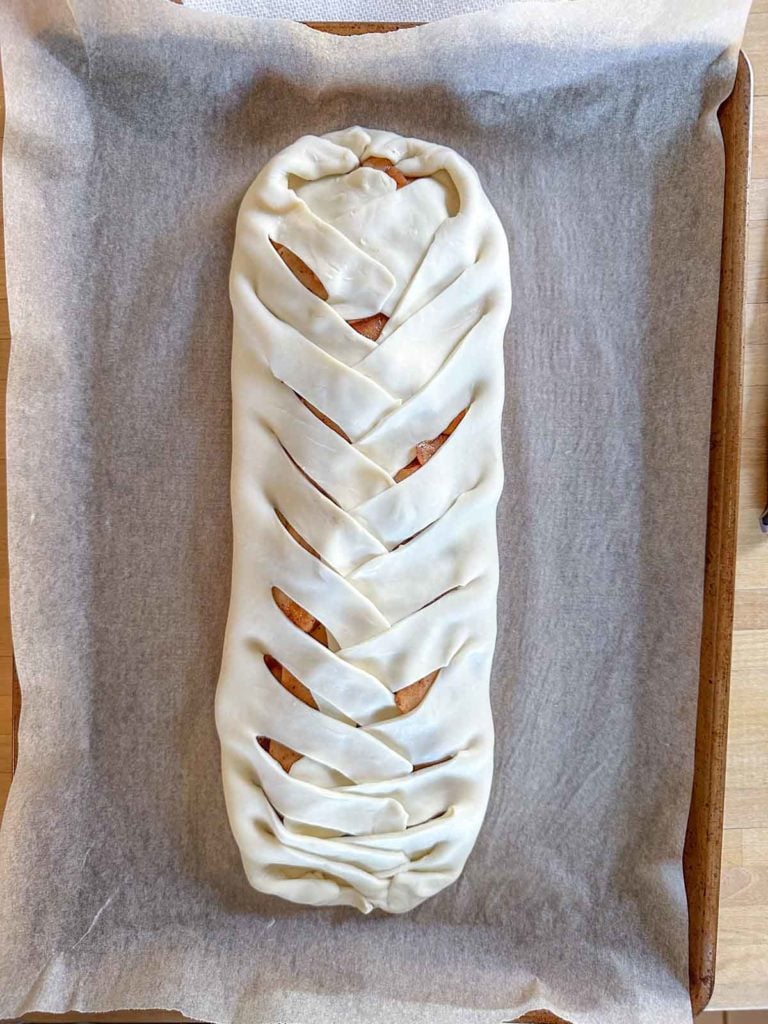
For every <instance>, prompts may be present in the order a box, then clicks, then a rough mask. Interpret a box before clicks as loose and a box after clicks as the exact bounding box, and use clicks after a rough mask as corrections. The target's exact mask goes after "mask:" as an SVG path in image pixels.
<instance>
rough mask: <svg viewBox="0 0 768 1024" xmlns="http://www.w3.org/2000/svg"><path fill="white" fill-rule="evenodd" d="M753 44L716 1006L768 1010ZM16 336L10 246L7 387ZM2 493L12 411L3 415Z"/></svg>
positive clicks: (767, 760)
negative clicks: (743, 371) (745, 311)
mask: <svg viewBox="0 0 768 1024" xmlns="http://www.w3.org/2000/svg"><path fill="white" fill-rule="evenodd" d="M745 49H746V51H747V53H748V54H749V56H750V58H751V60H752V63H753V68H754V74H755V92H756V99H755V138H754V164H753V182H752V187H751V190H750V202H751V212H750V241H749V269H748V276H749V281H748V303H749V304H748V314H747V316H748V338H747V357H746V378H745V385H746V387H745V402H744V407H745V421H744V441H743V449H742V485H741V494H740V533H739V560H738V572H737V584H736V586H737V593H736V619H735V629H736V632H735V635H734V649H733V669H732V689H731V721H730V730H729V755H728V776H727V791H726V809H725V829H726V831H725V843H724V861H723V868H724V873H723V881H722V898H721V908H720V933H719V942H718V964H717V983H716V987H715V994H714V997H713V1001H712V1004H711V1005H712V1006H713V1007H729V1008H742V1007H743V1008H751V1007H763V1006H765V1007H768V537H763V536H762V535H761V534H760V531H759V529H758V526H757V519H758V515H759V512H760V510H761V508H762V506H763V504H764V503H765V501H766V497H767V496H768V0H755V3H754V8H753V11H752V14H751V16H750V21H749V27H748V33H747V39H746V43H745ZM9 343H10V333H9V328H8V308H7V300H6V295H5V262H4V257H2V254H1V253H0V392H1V393H2V398H0V402H3V403H4V396H5V381H6V377H7V361H8V350H9ZM0 424H1V425H0V431H2V437H1V438H0V494H2V493H4V489H5V435H4V431H5V416H4V409H3V410H2V416H0ZM7 564H8V560H7V544H6V511H5V503H4V501H0V814H1V813H2V809H3V807H4V806H5V800H6V797H7V793H8V788H9V786H10V781H11V768H12V762H13V749H12V742H13V741H12V735H13V729H12V723H11V691H12V685H13V683H12V656H11V636H10V617H9V605H8V569H7Z"/></svg>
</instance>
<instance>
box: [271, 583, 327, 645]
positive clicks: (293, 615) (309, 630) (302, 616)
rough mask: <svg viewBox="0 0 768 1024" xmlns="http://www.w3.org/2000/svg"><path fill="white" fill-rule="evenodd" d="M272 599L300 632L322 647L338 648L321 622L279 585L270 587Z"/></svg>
mask: <svg viewBox="0 0 768 1024" xmlns="http://www.w3.org/2000/svg"><path fill="white" fill-rule="evenodd" d="M272 599H273V601H274V602H275V604H276V605H277V607H278V608H279V609H280V611H281V612H282V613H283V615H285V617H286V618H287V619H289V620H290V621H291V622H292V623H293V624H294V626H298V628H299V629H300V630H301V631H302V633H306V634H307V635H308V636H311V637H312V639H313V640H316V641H317V642H318V643H319V644H322V646H323V647H328V648H329V649H330V650H334V649H335V650H338V644H337V643H336V640H335V638H334V637H332V636H331V634H330V633H329V632H328V629H327V628H326V627H325V626H324V625H323V623H322V622H320V620H319V619H316V618H315V616H314V615H312V613H311V612H308V611H307V610H306V608H302V607H301V605H300V604H297V603H296V601H294V600H293V599H292V598H290V597H289V596H288V595H287V594H286V593H285V591H284V590H281V589H280V588H279V587H272Z"/></svg>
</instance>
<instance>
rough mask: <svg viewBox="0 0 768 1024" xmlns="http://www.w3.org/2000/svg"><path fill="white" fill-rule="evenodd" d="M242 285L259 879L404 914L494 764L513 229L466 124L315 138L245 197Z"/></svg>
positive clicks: (243, 735)
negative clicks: (459, 138) (464, 148)
mask: <svg viewBox="0 0 768 1024" xmlns="http://www.w3.org/2000/svg"><path fill="white" fill-rule="evenodd" d="M231 297H232V305H233V310H234V343H233V357H232V391H233V404H234V423H233V452H232V507H233V521H234V555H233V571H232V595H231V603H230V611H229V620H228V624H227V631H226V638H225V643H224V654H223V661H222V668H221V676H220V680H219V686H218V691H217V698H216V719H217V726H218V730H219V736H220V739H221V745H222V773H223V782H224V791H225V796H226V802H227V809H228V813H229V819H230V823H231V826H232V830H233V832H234V835H235V838H236V840H237V842H238V845H239V847H240V851H241V854H242V858H243V864H244V866H245V870H246V873H247V875H248V879H249V881H250V882H251V884H252V885H253V886H254V887H255V888H256V889H259V890H262V891H264V892H268V893H274V894H277V895H279V896H282V897H284V898H285V899H289V900H293V901H296V902H299V903H310V904H317V905H325V904H349V905H352V906H355V907H357V908H358V909H360V910H363V911H366V912H367V911H369V910H371V909H373V908H374V907H378V908H381V909H383V910H386V911H390V912H393V913H397V912H402V911H407V910H409V909H411V908H412V907H414V906H416V905H417V904H418V903H420V902H421V901H422V900H424V899H426V898H427V897H429V896H431V895H433V894H434V893H436V892H438V891H439V890H440V889H442V888H444V887H445V886H446V885H448V884H450V883H451V882H452V881H453V880H454V879H456V878H457V876H458V875H459V873H460V872H461V870H462V868H463V866H464V863H465V861H466V859H467V856H468V855H469V853H470V851H471V849H472V846H473V845H474V842H475V839H476V837H477V833H478V830H479V828H480V825H481V823H482V819H483V816H484V814H485V808H486V805H487V801H488V793H489V789H490V783H491V772H492V755H493V725H492V720H491V713H490V706H489V697H488V683H489V675H490V668H491V660H492V656H493V648H494V642H495V635H496V590H497V584H498V557H497V548H496V528H495V510H496V504H497V501H498V498H499V493H500V489H501V483H502V463H501V444H500V420H501V408H502V401H503V360H502V348H503V335H504V328H505V325H506V321H507V317H508V315H509V304H510V284H509V266H508V252H507V245H506V240H505V237H504V232H503V230H502V227H501V224H500V223H499V220H498V218H497V216H496V214H495V212H494V210H493V208H492V207H491V205H490V203H489V201H488V199H487V198H486V196H485V194H484V192H483V190H482V188H481V185H480V182H479V180H478V177H477V174H476V173H475V171H474V170H473V169H472V167H471V166H470V165H469V164H468V163H467V162H466V161H465V160H463V159H462V158H461V157H460V156H458V154H457V153H455V152H454V151H453V150H451V149H448V148H447V147H445V146H438V145H435V144H432V143H428V142H422V141H419V140H415V139H406V138H401V137H400V136H398V135H394V134H392V133H389V132H382V131H368V130H363V129H362V128H350V129H348V130H345V131H341V132H334V133H332V134H330V135H326V136H323V137H315V136H306V137H304V138H301V139H299V140H298V141H297V142H295V143H294V144H293V145H291V146H289V147H288V148H287V149H284V150H283V151H282V152H281V153H278V155H277V156H276V157H274V158H273V159H272V160H271V161H270V162H269V163H268V164H267V165H266V167H265V168H264V169H263V170H262V172H261V173H260V174H259V176H258V177H257V178H256V180H255V181H254V183H253V185H252V186H251V188H250V189H249V190H248V193H247V195H246V196H245V199H244V200H243V203H242V206H241V209H240V215H239V218H238V225H237V238H236V242H235V250H234V258H233V264H232V275H231Z"/></svg>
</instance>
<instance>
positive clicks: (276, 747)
mask: <svg viewBox="0 0 768 1024" xmlns="http://www.w3.org/2000/svg"><path fill="white" fill-rule="evenodd" d="M256 742H257V743H258V744H259V746H260V747H261V748H262V750H265V751H266V752H267V753H268V754H269V756H270V757H273V758H274V759H275V761H277V763H278V764H279V765H280V767H281V768H282V769H283V771H285V772H290V770H291V768H293V766H294V765H295V764H296V762H297V761H300V760H301V758H302V755H301V754H298V753H297V752H296V751H295V750H291V748H290V747H286V745H285V744H284V743H280V742H279V741H278V740H273V739H271V738H270V737H269V736H257V737H256Z"/></svg>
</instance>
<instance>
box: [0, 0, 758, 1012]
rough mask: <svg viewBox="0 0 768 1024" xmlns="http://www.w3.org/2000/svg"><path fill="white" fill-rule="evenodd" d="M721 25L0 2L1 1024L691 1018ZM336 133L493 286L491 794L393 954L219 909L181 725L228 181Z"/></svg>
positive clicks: (223, 333) (222, 877)
mask: <svg viewBox="0 0 768 1024" xmlns="http://www.w3.org/2000/svg"><path fill="white" fill-rule="evenodd" d="M233 5H234V0H233ZM270 6H271V7H272V10H273V11H274V12H275V13H279V12H280V10H281V5H280V4H279V3H275V4H273V5H270ZM288 6H289V5H288V4H287V3H286V11H287V10H288ZM410 6H411V8H412V9H411V17H413V18H418V17H419V16H420V15H419V11H418V9H417V7H416V4H413V5H410ZM747 6H748V5H747V3H746V2H743V0H733V2H723V0H679V2H676V3H674V4H671V3H668V2H666V0H574V2H569V3H554V2H543V3H542V2H537V0H530V2H526V3H513V4H511V5H508V6H506V7H504V8H501V9H498V10H495V11H485V12H481V13H472V14H467V15H462V16H459V17H454V18H450V19H448V20H445V21H439V22H435V23H433V24H430V25H428V26H425V27H422V28H416V29H412V30H408V31H403V32H399V33H396V34H394V35H388V36H385V37H381V36H363V37H356V38H338V37H333V36H327V35H323V34H320V33H316V32H314V31H312V30H311V29H308V28H306V27H304V26H300V25H296V24H291V23H289V22H287V21H284V20H265V21H261V20H258V19H249V18H242V17H232V16H229V15H227V14H226V13H225V14H221V13H218V14H211V13H205V12H201V11H199V10H186V9H182V8H178V7H175V6H173V5H171V4H170V3H167V2H166V0H132V2H131V3H109V4H105V3H103V2H101V0H70V2H68V3H67V2H65V0H34V2H33V0H27V2H26V3H25V2H22V0H7V2H6V3H5V4H4V6H3V14H2V58H3V65H4V73H5V80H6V90H7V103H8V122H7V128H6V139H7V142H6V150H5V157H4V160H5V163H4V168H5V216H6V245H7V259H8V286H9V296H10V311H11V320H12V330H13V352H12V359H11V367H10V379H9V391H8V484H9V530H10V559H11V584H12V616H13V632H14V643H15V650H16V656H17V659H18V671H19V675H20V679H21V685H22V690H23V713H22V720H21V740H20V742H21V754H20V760H19V766H18V774H17V777H16V780H15V782H14V784H13V788H12V790H11V795H10V802H9V804H8V809H7V812H6V817H5V821H4V822H3V826H2V833H1V835H0V920H2V922H3V928H2V935H1V936H0V1014H2V1015H7V1016H13V1015H20V1014H21V1013H23V1012H26V1011H32V1010H38V1011H48V1012H50V1011H61V1010H68V1009H78V1010H86V1011H97V1010H106V1009H110V1008H129V1007H134V1008H138V1007H165V1008H179V1009H181V1010H183V1011H184V1012H186V1013H187V1014H189V1015H190V1016H196V1017H199V1018H203V1019H207V1020H213V1021H219V1022H230V1021H238V1022H248V1024H254V1022H256V1024H258V1022H269V1024H274V1022H275V1021H291V1022H293V1021H300V1022H302V1024H309V1022H312V1024H326V1022H328V1024H339V1022H341V1021H344V1022H349V1024H385V1022H386V1024H406V1022H408V1024H498V1022H500V1021H502V1020H507V1019H509V1018H512V1017H515V1016H516V1015H518V1014H519V1013H522V1012H523V1011H525V1010H527V1009H530V1008H534V1007H542V1006H547V1007H549V1008H550V1009H551V1010H553V1011H555V1012H556V1013H558V1014H559V1015H560V1016H562V1017H565V1018H566V1019H568V1020H570V1021H573V1022H574V1024H607V1022H608V1024H613V1022H616V1024H618V1022H621V1024H657V1022H658V1024H660V1022H663V1024H683V1022H685V1021H689V1020H690V1009H689V1005H688V998H687V991H686V983H687V940H686V929H687V922H686V909H685V898H684V891H683V878H682V871H681V853H682V847H683V835H684V829H685V822H686V817H687V812H688V804H689V798H690V788H691V776H692V761H693V738H694V721H695V709H696V693H697V669H698V656H699V639H700V636H699V633H700V619H701V603H702V572H703V553H704V526H705V513H706V496H707V449H708V430H709V415H710V385H711V370H712V356H713V343H714V336H715V319H716V307H717V294H718V273H719V253H720V234H721V197H722V189H723V161H722V143H721V138H720V135H719V131H718V127H717V122H716V118H715V111H716V108H717V106H718V104H719V103H720V102H721V101H722V99H723V98H724V97H725V96H726V95H727V93H728V92H729V90H730V88H731V85H732V80H733V75H734V67H735V56H736V49H737V45H738V42H739V40H740V36H741V32H742V27H743V23H744V20H745V17H746V13H747ZM381 9H382V8H381V5H374V4H371V6H370V10H371V13H372V16H376V15H378V14H379V13H380V12H381ZM290 11H291V13H294V8H293V7H291V8H290ZM308 13H311V14H313V15H314V14H316V13H317V11H316V10H313V11H308ZM403 14H404V6H403V5H402V4H401V5H400V7H399V8H398V9H397V12H396V14H395V12H394V10H393V16H398V17H400V16H403ZM353 123H360V124H363V125H370V126H374V127H383V128H391V129H394V130H395V131H397V132H401V133H404V134H412V135H416V136H421V137H424V138H427V139H435V140H437V141H441V142H445V143H447V144H448V145H450V146H454V147H455V148H457V149H459V150H460V151H461V152H462V153H463V154H464V155H465V156H466V157H468V158H469V159H470V160H471V161H472V162H473V163H474V164H475V165H476V167H477V168H478V170H479V172H480V174H481V176H482V179H483V182H484V185H485V188H486V190H487V192H488V194H489V195H490V197H491V200H492V202H493V203H494V204H495V206H496V208H497V210H498V211H499V213H500V215H501V218H502V220H503V222H504V225H505V228H506V230H507V232H508V235H509V243H510V249H511V258H512V280H513V294H514V304H513V313H512V320H511V323H510V327H509V331H508V335H507V340H506V365H507V405H506V413H505V423H504V443H505V452H506V454H505V465H506V474H507V476H506V487H505V491H504V497H503V500H502V504H501V508H500V515H499V530H500V540H501V551H502V566H501V579H502V584H501V593H500V602H499V623H500V636H499V643H498V648H497V654H496V660H495V670H494V681H493V701H494V708H495V718H496V726H497V744H498V753H497V767H496V779H495V785H494V790H493V796H492V801H491V806H490V810H489V813H488V817H487V820H486V824H485V826H484V829H483V831H482V833H481V837H480V841H479V843H478V846H477V848H476V850H475V852H474V854H473V855H472V857H471V858H470V861H469V864H468V866H467V869H466V871H465V873H464V875H463V877H462V878H461V880H460V881H459V882H458V883H457V884H456V885H455V886H453V887H452V888H451V889H449V890H447V891H446V892H445V893H443V894H441V895H440V896H438V897H436V898H434V899H432V900H430V901H428V902H427V903H426V904H425V905H423V906H422V907H420V908H419V909H418V910H416V911H415V912H413V913H411V914H409V915H406V916H404V917H387V916H385V915H380V914H377V915H373V916H371V917H367V918H365V917H361V916H359V915H358V914H357V913H355V912H352V911H349V912H347V911H345V910H328V911H324V910H315V909H311V908H302V907H299V906H293V905H289V904H287V903H284V902H281V901H280V900H277V899H274V898H269V897H266V896H262V895H259V894H257V893H255V892H253V891H251V890H250V889H249V887H248V885H247V883H246V881H245V877H244V874H243V871H242V868H241V866H240V862H239V859H238V854H237V850H236V848H235V844H234V841H233V839H232V836H231V834H230V831H229V828H228V825H227V820H226V816H225V812H224V806H223V801H222V794H221V785H220V779H219V764H218V757H219V754H218V745H217V740H216V735H215V730H214V722H213V694H214V687H215V683H216V677H217V672H218V667H219V658H220V652H221V644H222V634H223V628H224V619H225V614H226V609H227V599H228V588H229V565H230V509H229V495H228V485H229V468H230V467H229V427H230V394H229V379H228V378H229V360H230V343H231V342H230V331H231V317H230V309H229V300H228V296H227V275H228V269H229V262H230V255H231V250H232V241H233V229H234V223H235V215H236V211H237V207H238V204H239V202H240V199H241V197H242V195H243V193H244V191H245V189H246V187H247V186H248V184H249V183H250V181H251V180H252V178H253V177H254V175H255V174H256V172H257V171H258V170H259V168H260V167H261V166H262V164H263V163H264V161H265V160H266V159H267V158H268V157H269V156H271V155H272V154H273V153H275V152H276V151H277V150H278V149H280V148H281V147H282V146H284V145H286V144H287V143H289V142H291V141H292V140H293V139H295V138H296V137H297V136H299V135H301V134H303V133H305V132H325V131H328V130H331V129H335V128H339V127H343V126H346V125H349V124H353Z"/></svg>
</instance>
